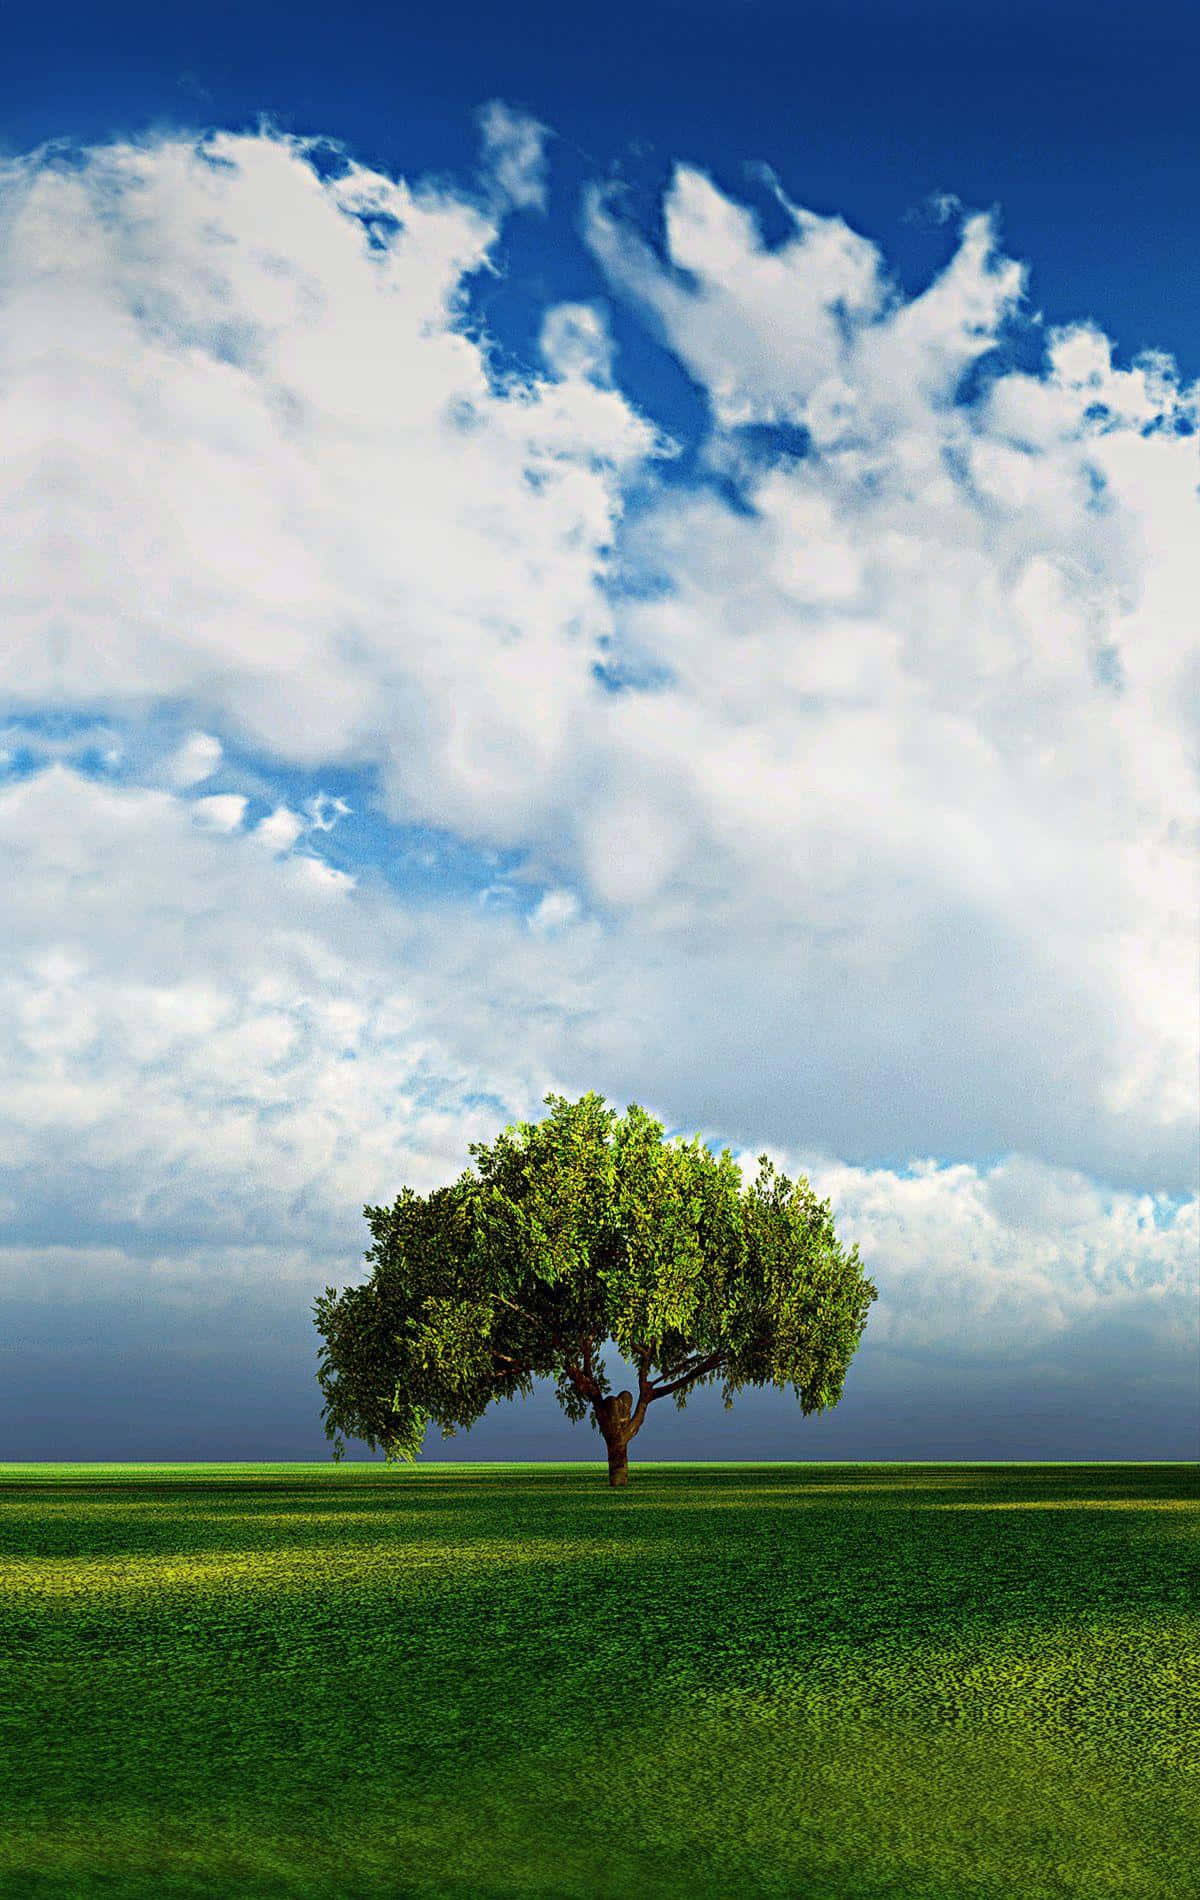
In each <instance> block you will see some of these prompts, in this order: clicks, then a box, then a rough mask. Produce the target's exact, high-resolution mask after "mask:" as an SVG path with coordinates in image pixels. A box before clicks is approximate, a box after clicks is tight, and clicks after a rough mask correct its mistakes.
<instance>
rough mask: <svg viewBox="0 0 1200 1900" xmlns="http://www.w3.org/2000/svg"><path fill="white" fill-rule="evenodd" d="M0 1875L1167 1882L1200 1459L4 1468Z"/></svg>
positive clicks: (1194, 1620) (116, 1883)
mask: <svg viewBox="0 0 1200 1900" xmlns="http://www.w3.org/2000/svg"><path fill="white" fill-rule="evenodd" d="M0 1578H2V1587H0V1747H2V1753H3V1772H2V1774H0V1895H3V1896H4V1900H18V1897H19V1900H67V1897H68V1896H72V1897H74V1896H76V1895H79V1896H92V1895H96V1896H101V1895H102V1896H105V1900H185V1897H186V1900H214V1897H216V1900H220V1897H221V1896H226V1895H228V1896H231V1900H234V1897H236V1900H260V1897H261V1900H384V1897H385V1896H387V1897H389V1900H402V1897H403V1900H407V1896H413V1900H416V1897H417V1896H421V1897H422V1900H423V1897H425V1896H428V1897H429V1900H434V1897H435V1896H436V1900H510V1896H511V1900H517V1897H518V1896H521V1897H522V1900H524V1897H525V1896H528V1897H529V1900H534V1897H536V1900H601V1896H603V1897H604V1900H635V1897H636V1900H676V1896H678V1900H685V1897H686V1900H709V1897H710V1896H711V1897H712V1900H716V1897H718V1896H721V1897H723V1900H725V1897H729V1896H737V1897H738V1900H758V1897H760V1896H763V1897H765V1896H803V1897H804V1900H976V1896H978V1900H992V1897H993V1896H994V1897H995V1900H1013V1897H1014V1896H1017V1895H1020V1896H1022V1900H1051V1896H1053V1897H1054V1900H1069V1897H1074V1896H1078V1900H1109V1896H1112V1900H1117V1897H1118V1896H1120V1900H1183V1896H1184V1895H1190V1894H1192V1893H1195V1892H1197V1891H1200V1879H1198V1876H1197V1855H1196V1842H1197V1840H1198V1839H1200V1486H1198V1484H1197V1467H1196V1466H1195V1465H1169V1464H1149V1465H1129V1464H1126V1465H1113V1464H1108V1465H1105V1464H1100V1465H1043V1464H1038V1465H986V1464H985V1465H966V1464H951V1465H862V1464H858V1465H830V1464H826V1465H803V1464H757V1465H738V1464H704V1465H701V1464H695V1465H682V1464H674V1465H671V1464H652V1463H636V1464H634V1465H633V1466H631V1481H630V1485H629V1488H628V1490H627V1491H625V1492H620V1491H612V1490H610V1488H609V1486H608V1484H607V1481H606V1474H605V1471H604V1469H603V1467H602V1466H601V1465H600V1464H598V1463H597V1464H565V1465H564V1464H557V1465H555V1464H544V1465H460V1464H455V1465H445V1464H442V1465H438V1464H425V1465H418V1466H415V1467H403V1466H402V1467H387V1466H385V1465H383V1464H342V1465H336V1466H335V1465H333V1464H297V1465H254V1464H246V1465H99V1464H97V1465H6V1466H0Z"/></svg>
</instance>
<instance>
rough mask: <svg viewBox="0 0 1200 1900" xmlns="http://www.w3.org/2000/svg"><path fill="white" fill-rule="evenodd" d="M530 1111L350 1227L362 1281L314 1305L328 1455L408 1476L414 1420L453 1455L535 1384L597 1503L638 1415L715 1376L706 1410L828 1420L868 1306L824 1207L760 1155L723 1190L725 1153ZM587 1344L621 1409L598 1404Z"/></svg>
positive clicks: (727, 1166)
mask: <svg viewBox="0 0 1200 1900" xmlns="http://www.w3.org/2000/svg"><path fill="white" fill-rule="evenodd" d="M545 1099H546V1105H547V1107H548V1108H549V1110H550V1113H549V1114H548V1115H547V1117H546V1118H545V1120H543V1121H541V1122H521V1123H518V1124H516V1125H514V1126H510V1127H508V1128H506V1129H505V1130H504V1132H503V1133H502V1134H500V1135H498V1136H497V1137H496V1140H495V1141H494V1142H493V1144H492V1146H491V1147H490V1148H489V1147H487V1146H485V1145H484V1144H483V1143H475V1144H473V1145H472V1147H471V1149H470V1153H471V1155H472V1157H473V1159H474V1162H475V1167H474V1169H473V1170H472V1169H470V1168H468V1169H467V1170H466V1172H465V1173H463V1174H462V1175H461V1176H460V1177H459V1179H458V1180H457V1181H455V1182H454V1183H453V1185H452V1186H450V1187H442V1188H435V1189H434V1190H433V1192H432V1193H430V1194H427V1195H421V1194H417V1193H416V1192H414V1190H413V1189H412V1188H408V1187H406V1188H404V1189H403V1190H402V1191H401V1193H400V1196H399V1198H398V1199H397V1200H396V1202H395V1203H394V1205H393V1206H391V1207H387V1208H385V1207H366V1208H364V1209H363V1213H364V1215H365V1216H366V1219H367V1222H368V1224H369V1226H370V1229H371V1232H372V1234H373V1236H374V1240H375V1245H374V1246H373V1247H372V1248H370V1249H369V1251H368V1252H367V1254H366V1256H365V1258H366V1259H367V1260H368V1261H370V1262H372V1263H373V1265H372V1270H371V1275H370V1278H369V1279H368V1280H367V1281H366V1282H365V1283H364V1284H362V1285H359V1286H350V1287H346V1288H345V1289H344V1290H343V1291H342V1292H341V1293H340V1294H339V1293H338V1292H337V1291H336V1289H335V1288H333V1287H326V1289H325V1294H324V1297H323V1298H320V1299H318V1300H317V1301H316V1303H315V1311H316V1324H317V1329H318V1331H319V1333H320V1334H321V1337H322V1339H323V1342H324V1343H323V1345H322V1347H321V1349H320V1353H319V1371H318V1375H317V1376H318V1379H319V1381H320V1385H321V1389H322V1392H323V1394H324V1398H325V1403H324V1406H323V1407H322V1418H323V1420H324V1425H325V1435H326V1437H327V1438H329V1439H331V1440H332V1441H333V1444H334V1453H333V1455H334V1457H335V1458H340V1457H342V1455H343V1454H344V1451H345V1435H349V1436H351V1437H355V1438H360V1439H363V1440H365V1441H366V1443H367V1444H369V1445H370V1446H371V1447H372V1449H377V1448H379V1447H382V1449H383V1451H384V1454H385V1456H386V1457H387V1458H388V1459H389V1460H391V1459H400V1458H403V1459H407V1460H413V1459H415V1458H416V1456H417V1454H418V1452H419V1451H420V1449H421V1446H422V1443H423V1441H424V1436H425V1430H426V1427H427V1425H428V1423H429V1421H430V1420H431V1419H432V1420H433V1421H434V1422H435V1423H436V1424H437V1425H438V1426H439V1427H440V1428H441V1431H442V1433H443V1435H444V1436H445V1437H448V1438H449V1437H453V1435H454V1432H455V1430H456V1428H458V1427H463V1428H466V1427H469V1426H471V1425H473V1424H474V1423H475V1422H476V1420H477V1419H479V1418H480V1417H482V1415H483V1413H484V1412H485V1411H486V1409H487V1407H488V1406H489V1405H490V1404H491V1403H492V1401H493V1400H494V1399H498V1398H512V1397H514V1396H515V1395H516V1394H517V1393H518V1392H520V1393H524V1394H525V1395H528V1394H530V1393H531V1392H532V1391H533V1381H534V1379H535V1378H550V1377H553V1378H554V1380H555V1381H556V1393H557V1397H558V1401H559V1404H560V1405H561V1406H562V1408H563V1410H564V1411H565V1413H566V1414H567V1417H568V1418H570V1419H573V1420H576V1421H578V1420H581V1419H583V1418H585V1417H586V1416H587V1414H588V1412H589V1410H590V1412H591V1415H592V1425H593V1429H595V1430H598V1431H599V1432H600V1434H601V1436H602V1437H603V1439H604V1443H605V1446H606V1448H607V1451H608V1466H609V1481H610V1483H612V1484H614V1485H622V1484H624V1483H625V1482H626V1481H627V1476H628V1448H629V1444H630V1441H631V1440H632V1439H633V1438H635V1437H636V1435H637V1433H638V1432H639V1431H640V1430H641V1428H642V1424H643V1422H644V1421H645V1418H646V1413H647V1411H648V1410H649V1408H650V1406H651V1405H652V1404H653V1403H654V1402H655V1400H657V1399H662V1398H666V1397H667V1396H668V1395H670V1396H672V1397H673V1398H674V1400H675V1404H676V1406H678V1407H679V1408H680V1409H682V1408H683V1406H684V1405H685V1404H686V1403H687V1398H688V1394H689V1393H690V1392H691V1391H692V1390H693V1389H694V1388H695V1387H696V1386H698V1385H705V1384H710V1383H711V1382H712V1381H713V1380H714V1379H716V1378H717V1377H720V1378H721V1379H722V1381H723V1393H724V1399H725V1409H726V1410H727V1411H728V1410H729V1409H730V1408H731V1407H732V1404H733V1395H734V1393H735V1392H738V1391H740V1389H741V1388H742V1387H743V1386H746V1385H766V1384H772V1385H777V1386H779V1387H780V1388H783V1387H784V1386H787V1385H789V1384H790V1385H791V1386H792V1387H793V1389H794V1391H795V1393H796V1396H797V1398H798V1399H799V1401H800V1407H801V1410H802V1412H803V1413H804V1415H805V1416H807V1415H808V1414H809V1413H811V1412H820V1411H824V1410H825V1409H826V1408H827V1407H828V1406H832V1405H836V1404H837V1402H838V1400H839V1398H840V1397H841V1395H842V1386H843V1383H844V1380H845V1377H846V1370H847V1368H848V1366H849V1364H850V1360H851V1359H852V1357H853V1355H854V1351H855V1348H856V1347H857V1345H858V1343H859V1340H860V1338H861V1337H862V1332H863V1328H864V1326H865V1324H866V1318H867V1309H868V1307H869V1305H870V1303H871V1301H872V1300H874V1299H876V1298H877V1297H878V1296H877V1290H876V1288H875V1287H874V1286H873V1285H872V1284H871V1282H870V1281H869V1280H868V1279H866V1278H865V1277H864V1274H863V1271H862V1266H861V1263H860V1261H859V1257H858V1249H857V1248H854V1249H852V1250H851V1251H850V1252H849V1253H847V1252H846V1251H845V1250H844V1248H842V1247H841V1246H840V1245H839V1243H838V1239H837V1235H836V1234H835V1232H834V1226H833V1219H832V1216H831V1214H830V1211H829V1204H828V1202H818V1200H817V1199H816V1196H815V1195H814V1193H813V1191H812V1189H811V1188H810V1187H809V1185H808V1182H807V1181H806V1180H805V1179H804V1178H803V1176H801V1177H800V1178H799V1179H798V1180H796V1181H790V1180H789V1179H788V1178H787V1176H786V1175H784V1174H778V1173H777V1172H776V1171H775V1169H774V1167H773V1166H772V1164H771V1163H770V1162H769V1161H768V1159H767V1157H766V1156H765V1155H762V1156H760V1158H759V1172H758V1177H757V1179H756V1180H755V1182H754V1184H753V1186H751V1187H748V1188H747V1187H745V1186H744V1184H743V1180H742V1175H741V1172H740V1170H739V1168H738V1165H737V1163H736V1161H735V1160H734V1158H733V1155H732V1154H731V1153H730V1151H729V1149H725V1150H724V1151H723V1152H722V1153H721V1154H720V1155H719V1156H714V1155H713V1154H711V1153H710V1151H709V1150H708V1149H707V1148H706V1147H705V1146H704V1144H703V1142H702V1141H701V1139H700V1137H699V1135H697V1136H695V1137H694V1138H693V1139H692V1140H691V1141H684V1140H682V1139H676V1140H672V1141H666V1140H664V1138H663V1129H662V1126H661V1124H660V1123H658V1122H656V1121H654V1120H653V1119H652V1117H651V1116H649V1115H648V1114H647V1113H646V1112H645V1110H644V1109H642V1108H639V1107H638V1106H637V1105H636V1104H633V1105H631V1106H630V1108H629V1109H628V1110H627V1112H626V1114H625V1115H624V1116H623V1117H622V1116H618V1114H617V1113H616V1111H615V1110H614V1109H611V1108H608V1107H606V1106H605V1103H604V1098H603V1096H600V1095H594V1094H589V1095H585V1096H583V1097H582V1098H581V1099H580V1100H579V1101H577V1102H569V1101H567V1100H566V1099H565V1098H564V1097H562V1096H557V1095H548V1096H547V1097H546V1098H545ZM609 1339H612V1340H614V1341H615V1342H616V1345H617V1348H618V1350H619V1351H620V1353H621V1355H622V1357H623V1358H624V1359H625V1360H626V1361H627V1362H628V1363H629V1364H630V1365H636V1367H637V1369H638V1390H637V1394H636V1396H635V1395H634V1394H633V1393H632V1392H617V1393H614V1392H613V1391H612V1390H611V1388H610V1386H609V1381H608V1377H607V1375H606V1373H605V1369H604V1363H603V1360H602V1359H601V1358H600V1356H599V1355H600V1349H601V1347H602V1346H603V1344H604V1342H605V1341H606V1340H609Z"/></svg>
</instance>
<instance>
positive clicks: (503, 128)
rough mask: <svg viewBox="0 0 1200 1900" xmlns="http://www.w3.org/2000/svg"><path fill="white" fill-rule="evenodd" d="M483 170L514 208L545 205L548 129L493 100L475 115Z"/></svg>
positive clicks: (522, 209)
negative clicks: (476, 116)
mask: <svg viewBox="0 0 1200 1900" xmlns="http://www.w3.org/2000/svg"><path fill="white" fill-rule="evenodd" d="M479 126H480V130H481V132H482V135H483V162H484V167H485V170H486V171H487V173H488V175H489V176H490V178H491V179H492V180H493V181H494V183H495V185H496V187H497V189H498V190H499V191H500V192H501V194H502V195H503V196H504V197H505V198H507V199H508V201H509V203H510V204H511V205H513V206H514V207H515V208H516V209H517V210H518V211H525V210H532V211H544V210H545V208H546V157H545V144H546V138H547V135H548V130H549V128H548V127H547V126H544V125H539V123H538V121H537V120H536V119H532V118H530V117H529V115H528V113H525V112H514V110H513V109H512V107H511V106H506V105H505V104H504V102H503V100H502V99H493V100H491V101H490V103H489V104H488V105H486V106H484V107H483V109H482V111H481V112H480V114H479Z"/></svg>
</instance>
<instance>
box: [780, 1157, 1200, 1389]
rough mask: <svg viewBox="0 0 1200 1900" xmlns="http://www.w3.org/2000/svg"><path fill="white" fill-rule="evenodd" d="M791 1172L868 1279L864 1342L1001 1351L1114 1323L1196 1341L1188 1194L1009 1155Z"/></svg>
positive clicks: (1053, 1342)
mask: <svg viewBox="0 0 1200 1900" xmlns="http://www.w3.org/2000/svg"><path fill="white" fill-rule="evenodd" d="M804 1171H806V1172H808V1174H809V1178H810V1180H811V1181H812V1184H813V1186H814V1188H815V1189H816V1190H817V1192H818V1193H819V1194H820V1195H821V1196H822V1198H825V1197H828V1198H829V1199H830V1200H831V1202H832V1205H833V1209H834V1213H835V1217H836V1219H837V1224H838V1232H839V1233H840V1234H842V1235H843V1236H844V1237H845V1239H846V1241H847V1242H848V1243H850V1244H856V1245H857V1246H858V1248H859V1251H860V1254H861V1256H862V1258H863V1261H864V1263H865V1265H866V1267H867V1270H868V1272H869V1273H871V1274H872V1275H873V1277H874V1278H875V1279H876V1283H877V1284H878V1286H879V1290H880V1297H879V1300H878V1302H877V1303H876V1304H875V1305H874V1306H873V1307H872V1309H871V1320H870V1325H871V1337H872V1341H873V1342H874V1343H875V1344H877V1345H880V1346H884V1345H886V1346H888V1347H890V1348H892V1349H894V1350H897V1351H902V1352H914V1351H916V1352H924V1351H929V1352H940V1353H943V1354H947V1353H953V1354H961V1355H962V1356H964V1357H968V1358H972V1359H983V1358H996V1359H1000V1360H1004V1359H1010V1360H1011V1359H1014V1358H1019V1357H1021V1356H1025V1355H1031V1354H1042V1353H1045V1352H1046V1351H1047V1350H1053V1349H1056V1348H1057V1349H1060V1350H1061V1349H1062V1348H1063V1347H1064V1346H1065V1347H1066V1349H1067V1351H1068V1353H1070V1352H1072V1351H1077V1350H1079V1342H1080V1340H1081V1339H1082V1337H1083V1336H1084V1335H1086V1334H1088V1333H1095V1332H1097V1331H1098V1330H1102V1329H1113V1328H1119V1327H1120V1326H1121V1325H1123V1324H1124V1325H1128V1326H1129V1327H1130V1329H1131V1330H1133V1331H1137V1332H1138V1333H1139V1335H1141V1336H1142V1337H1143V1338H1150V1339H1152V1340H1153V1341H1155V1342H1156V1343H1157V1344H1158V1345H1160V1346H1162V1347H1163V1348H1164V1349H1166V1350H1168V1351H1169V1352H1171V1353H1172V1354H1173V1355H1174V1356H1180V1355H1182V1354H1184V1353H1186V1352H1187V1351H1188V1350H1189V1349H1192V1350H1194V1349H1195V1348H1196V1347H1197V1346H1200V1337H1198V1334H1200V1328H1198V1326H1197V1311H1196V1292H1197V1286H1196V1262H1197V1247H1198V1243H1200V1229H1198V1225H1197V1222H1198V1217H1200V1203H1198V1202H1197V1201H1196V1200H1195V1199H1194V1198H1192V1199H1188V1200H1183V1201H1167V1200H1166V1199H1164V1198H1160V1199H1159V1200H1158V1201H1156V1200H1155V1199H1154V1198H1153V1197H1152V1196H1150V1195H1148V1194H1131V1193H1113V1192H1111V1191H1107V1190H1105V1189H1104V1188H1102V1187H1100V1186H1099V1185H1098V1184H1097V1183H1096V1182H1094V1181H1090V1180H1088V1179H1087V1178H1086V1177H1085V1176H1083V1175H1081V1174H1079V1173H1077V1172H1075V1171H1072V1170H1069V1169H1055V1168H1048V1167H1046V1166H1045V1165H1044V1163H1042V1162H1039V1161H1037V1160H1034V1159H1032V1158H1030V1157H1026V1156H1019V1155H1018V1156H1009V1157H1008V1158H1007V1159H1006V1160H1005V1161H1003V1162H1000V1163H997V1164H994V1165H993V1166H992V1167H990V1168H983V1167H975V1166H970V1165H965V1164H958V1165H953V1166H945V1165H939V1164H938V1163H937V1162H934V1161H928V1162H925V1163H923V1164H922V1163H916V1164H914V1165H913V1166H912V1168H911V1172H910V1173H909V1174H907V1175H899V1174H897V1173H895V1172H894V1171H892V1170H889V1169H865V1168H847V1167H845V1166H843V1165H841V1164H838V1163H830V1162H822V1161H821V1160H820V1159H819V1158H818V1159H816V1160H815V1161H814V1160H810V1161H809V1162H808V1164H807V1167H806V1169H805V1170H804Z"/></svg>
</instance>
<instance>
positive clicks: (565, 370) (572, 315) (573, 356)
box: [540, 303, 613, 384]
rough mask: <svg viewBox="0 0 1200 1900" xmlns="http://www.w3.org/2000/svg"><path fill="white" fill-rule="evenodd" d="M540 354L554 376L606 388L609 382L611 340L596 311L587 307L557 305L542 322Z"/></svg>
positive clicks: (602, 319) (573, 304)
mask: <svg viewBox="0 0 1200 1900" xmlns="http://www.w3.org/2000/svg"><path fill="white" fill-rule="evenodd" d="M540 341H541V351H542V356H543V358H544V359H545V362H546V364H547V366H548V368H550V369H551V370H553V371H554V372H555V374H556V375H559V376H563V377H582V378H583V379H584V380H585V381H588V382H594V383H600V384H606V383H609V382H611V380H612V356H613V346H612V338H611V336H610V335H609V330H608V324H607V322H606V321H605V318H604V316H603V314H602V312H600V311H599V310H596V309H595V308H594V307H593V306H592V305H591V304H586V303H557V304H555V305H554V306H553V308H552V309H550V310H547V312H546V315H545V317H544V319H543V321H542V334H541V339H540Z"/></svg>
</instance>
